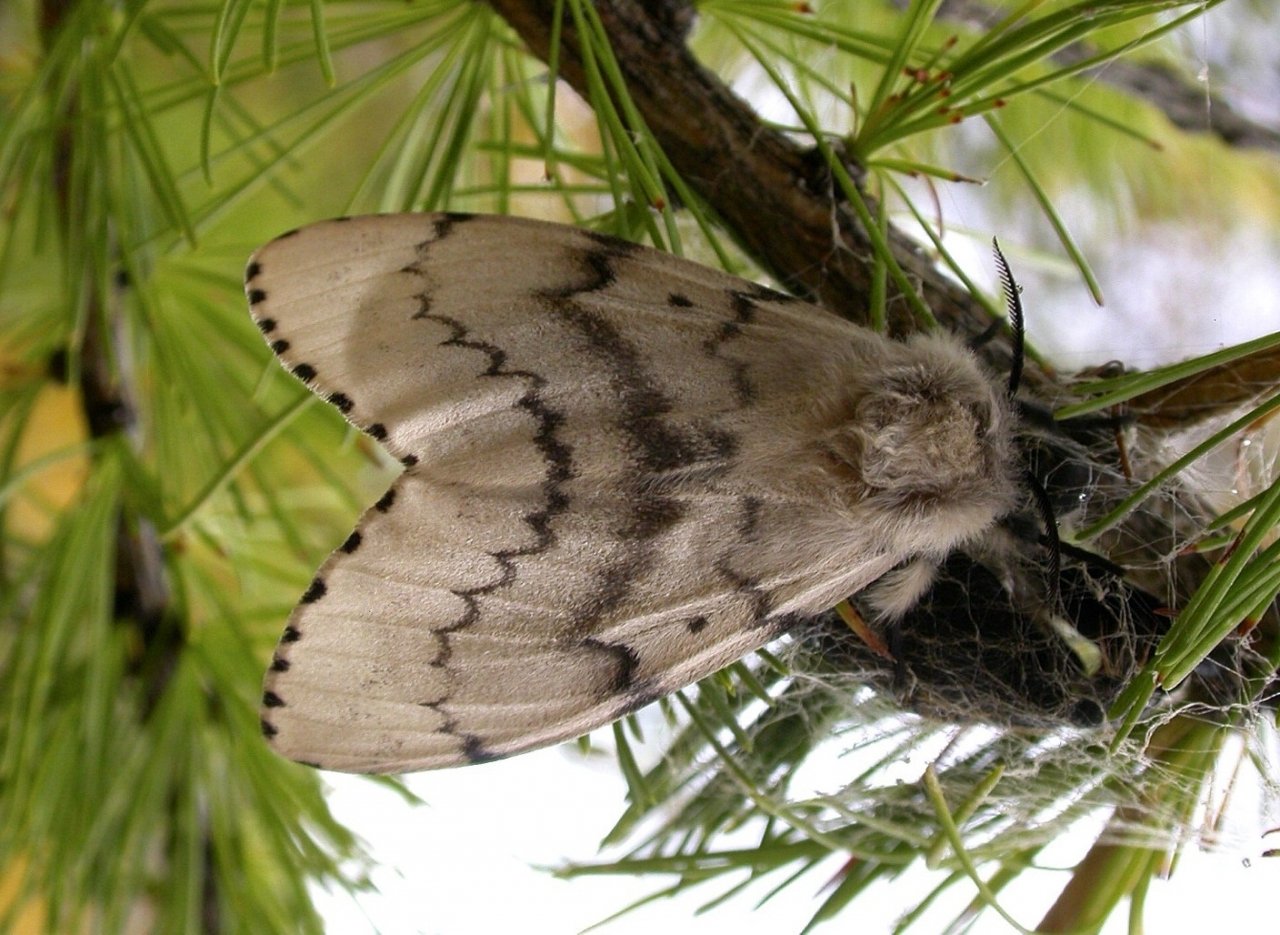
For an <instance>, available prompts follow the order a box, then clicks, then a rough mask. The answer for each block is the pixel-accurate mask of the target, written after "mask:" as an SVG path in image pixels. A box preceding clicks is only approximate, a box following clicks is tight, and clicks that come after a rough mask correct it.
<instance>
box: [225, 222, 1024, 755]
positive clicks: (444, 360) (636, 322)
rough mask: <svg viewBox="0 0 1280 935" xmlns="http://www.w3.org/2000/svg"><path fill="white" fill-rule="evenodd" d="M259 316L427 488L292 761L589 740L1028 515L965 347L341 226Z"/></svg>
mask: <svg viewBox="0 0 1280 935" xmlns="http://www.w3.org/2000/svg"><path fill="white" fill-rule="evenodd" d="M246 292H247V295H248V299H249V303H250V307H251V310H252V314H253V316H254V318H255V319H256V321H257V324H258V326H259V328H260V330H261V331H262V333H263V334H264V335H265V337H266V339H267V341H268V343H269V344H270V346H271V349H272V350H273V351H274V352H275V354H276V355H277V356H278V357H279V358H280V361H281V362H282V363H283V364H284V366H285V367H286V368H287V369H288V370H289V371H291V372H292V373H293V375H294V376H295V377H297V378H298V379H300V380H302V381H303V382H304V383H305V384H306V385H307V386H308V387H309V388H310V389H311V390H312V391H313V392H315V393H317V394H319V395H320V396H322V397H323V398H325V399H326V400H328V402H329V403H331V404H332V405H334V406H336V407H337V408H338V409H339V410H341V412H342V413H343V415H345V416H346V417H347V419H348V420H350V421H351V423H352V424H354V425H355V426H357V427H358V428H360V429H362V430H363V431H365V432H367V433H368V434H369V435H371V436H372V437H373V438H375V439H376V440H377V441H378V442H379V443H381V444H382V445H383V446H385V448H386V449H387V450H388V451H389V452H390V453H391V454H392V455H393V456H394V457H396V458H398V459H399V461H400V463H401V464H402V465H403V466H404V470H403V473H402V474H401V475H400V476H399V477H398V479H397V480H396V481H395V483H394V484H393V485H392V486H391V488H390V489H389V490H388V491H387V492H386V494H385V495H383V497H382V498H381V499H380V500H378V502H377V503H376V504H374V506H373V507H372V508H370V509H369V510H368V511H367V512H366V513H365V514H364V516H363V517H361V519H360V521H359V524H358V525H357V526H356V529H355V531H354V532H352V533H351V535H350V537H348V538H347V540H346V541H345V542H344V543H343V544H342V545H341V546H340V547H339V548H338V549H337V550H336V551H335V552H334V553H333V554H332V555H331V556H330V557H329V558H328V559H327V560H326V561H325V562H324V564H323V565H322V566H321V568H320V569H319V571H318V572H317V573H316V575H315V578H314V580H313V581H312V582H311V585H310V586H309V587H308V588H307V590H306V593H305V594H304V595H303V596H302V599H301V602H300V603H299V605H298V607H297V609H296V610H295V611H294V612H293V614H292V616H291V617H290V618H289V621H288V625H287V627H286V628H285V631H284V636H283V638H282V639H281V641H280V643H279V646H278V648H277V650H276V652H275V655H274V657H273V659H272V662H271V665H270V669H269V671H268V673H267V677H266V682H265V691H264V694H263V701H262V705H263V706H262V727H263V732H264V734H265V735H266V737H267V738H268V740H269V741H270V743H271V744H272V745H273V746H274V747H275V748H276V749H277V750H278V751H279V752H280V753H282V754H284V755H285V756H287V757H290V758H292V759H295V760H298V761H301V762H305V763H309V764H312V765H315V766H318V767H322V768H325V769H336V770H345V771H353V772H407V771H413V770H421V769H431V768H437V767H447V766H458V765H463V764H468V763H479V762H483V761H487V760H492V759H495V758H498V757H504V756H509V755H511V754H515V753H520V752H522V751H525V750H530V749H533V748H536V747H541V746H545V745H548V744H552V743H555V742H557V741H562V740H565V739H569V738H573V737H576V736H579V735H581V734H584V733H586V732H588V731H590V730H591V729H593V728H595V727H598V726H600V725H603V724H606V723H608V722H610V721H612V720H614V719H616V718H618V717H620V716H622V715H624V714H626V713H628V712H631V711H634V710H636V709H638V708H640V707H642V706H644V705H646V704H648V703H650V702H651V701H653V700H655V699H657V698H659V697H661V696H663V695H665V694H667V693H670V692H672V691H675V690H676V689H679V688H681V687H683V686H685V685H688V684H690V683H692V682H694V681H696V680H698V679H700V678H703V677H705V676H707V675H710V674H712V673H714V672H715V671H716V670H718V669H720V668H721V667H723V666H725V665H727V664H729V663H731V662H733V661H734V660H736V659H739V658H740V657H742V656H744V655H745V654H747V653H749V652H751V651H752V650H755V649H757V648H759V647H761V646H763V645H765V644H766V643H768V642H769V641H770V640H772V639H774V638H775V637H777V636H778V635H779V634H782V633H783V632H785V631H787V630H788V629H789V628H791V627H793V626H794V625H796V624H797V623H798V622H799V621H801V620H804V619H805V618H808V617H811V616H813V615H815V614H818V613H820V612H822V611H824V610H826V609H827V608H829V607H830V606H831V605H833V604H835V603H836V602H838V601H839V600H841V599H843V598H845V597H847V596H848V595H850V594H853V593H855V592H859V591H863V590H864V589H867V588H868V587H871V586H873V585H875V586H876V587H877V588H883V589H884V594H885V597H883V599H881V600H880V603H879V606H880V607H881V609H882V611H883V613H884V615H885V616H893V615H896V614H901V613H902V612H903V611H904V610H905V609H906V608H907V607H908V606H909V604H910V602H911V600H913V599H914V597H915V596H918V595H919V593H921V591H922V590H923V587H924V585H923V584H922V581H926V580H927V578H928V575H929V571H928V569H929V568H930V567H931V566H933V565H936V564H937V563H939V562H941V561H942V560H943V559H944V558H945V557H946V555H947V554H948V553H949V552H951V550H953V549H954V548H955V547H956V546H958V545H960V544H962V543H964V542H966V541H969V540H972V539H974V538H975V537H977V536H979V535H981V534H982V533H983V532H984V531H986V530H987V529H989V528H990V527H991V526H992V525H993V524H995V523H996V522H997V521H998V520H999V519H1000V518H1001V517H1003V516H1005V515H1006V514H1008V513H1010V512H1011V511H1012V510H1013V509H1014V508H1015V507H1016V506H1017V505H1018V504H1019V503H1020V502H1021V498H1022V493H1021V482H1020V475H1019V468H1018V457H1017V455H1016V453H1015V449H1014V443H1013V432H1014V428H1015V423H1016V416H1015V412H1014V408H1013V404H1012V402H1011V400H1010V398H1009V392H1008V390H1007V389H1006V388H1005V386H1004V385H1003V383H1002V382H1001V381H999V380H997V379H995V378H993V377H992V376H991V375H989V374H988V373H986V372H985V371H984V369H983V368H982V366H981V365H980V364H979V363H978V361H977V359H976V358H975V357H974V355H973V354H972V352H971V351H970V350H969V349H968V348H967V347H966V345H965V344H963V343H962V342H961V341H959V340H958V339H956V338H955V337H952V336H948V335H942V334H931V335H917V336H914V337H912V338H910V339H908V340H906V341H902V342H898V341H893V340H889V339H887V338H885V337H883V336H881V335H880V334H878V333H877V332H874V331H872V330H870V329H867V328H862V327H859V326H856V325H854V324H851V323H849V322H847V321H845V320H843V319H840V318H838V317H836V316H835V315H833V314H831V313H829V312H827V311H825V310H823V309H821V308H818V307H816V306H814V305H811V304H808V303H806V302H803V301H800V300H798V299H795V298H792V297H790V296H787V295H784V294H781V293H778V292H776V291H773V290H771V289H768V288H765V287H763V286H760V285H758V284H756V283H753V282H750V281H747V280H744V279H740V278H737V277H734V276H731V275H728V274H726V273H723V272H719V271H716V270H712V269H708V268H706V267H703V266H700V265H697V264H695V263H692V262H689V261H686V260H683V259H679V258H677V257H674V256H671V255H669V254H666V253H663V252H660V251H658V250H654V249H650V248H646V247H642V246H638V245H636V244H633V243H629V242H626V241H623V240H619V239H616V238H613V237H609V236H605V235H602V234H599V233H593V232H591V231H589V230H583V229H578V228H574V227H567V226H562V225H557V224H551V223H546V222H540V221H533V220H523V219H518V218H512V217H497V216H485V215H474V216H472V215H463V214H395V215H381V216H368V217H354V218H347V219H340V220H334V221H327V222H322V223H318V224H314V225H311V226H308V227H305V228H302V229H300V230H296V231H293V232H291V233H289V234H286V235H284V236H282V237H280V238H279V239H277V240H275V241H273V242H271V243H269V244H268V245H266V246H265V247H263V248H262V249H261V250H259V251H258V252H257V253H256V254H255V255H254V256H253V258H252V259H251V261H250V263H249V265H248V270H247V275H246ZM886 580H887V581H889V582H891V583H892V584H893V587H887V586H886V584H885V581H886Z"/></svg>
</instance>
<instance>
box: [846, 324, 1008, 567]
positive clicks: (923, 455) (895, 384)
mask: <svg viewBox="0 0 1280 935" xmlns="http://www.w3.org/2000/svg"><path fill="white" fill-rule="evenodd" d="M848 391H849V394H850V395H849V397H848V398H847V401H846V408H845V418H844V419H843V420H842V421H841V422H840V423H839V424H838V425H837V426H836V427H835V429H834V430H833V432H832V433H831V435H830V436H829V437H828V439H827V441H828V445H829V448H828V450H829V451H830V453H831V454H832V455H833V456H834V457H835V458H836V459H837V460H838V461H839V462H840V463H841V467H842V469H843V470H842V472H843V473H845V474H846V475H848V474H852V476H853V478H854V480H855V482H856V487H857V490H856V491H855V495H856V496H857V497H858V498H859V500H860V501H862V502H864V503H867V502H869V503H872V504H879V505H881V506H883V507H884V508H885V509H888V510H907V511H910V512H912V513H915V514H917V515H921V514H936V515H937V517H938V519H939V521H940V523H950V528H951V529H952V530H953V531H952V534H950V535H944V536H943V537H942V538H945V539H947V540H948V545H947V546H945V547H946V548H949V547H950V545H953V544H954V543H956V542H958V541H961V540H963V539H965V538H968V537H969V536H970V535H973V534H976V533H977V532H980V531H981V530H982V529H984V528H986V527H987V526H989V525H990V524H991V523H992V522H994V521H995V520H997V519H999V518H1000V517H1001V516H1003V515H1004V514H1005V513H1008V512H1009V511H1010V510H1012V509H1013V508H1014V507H1015V505H1016V503H1017V491H1018V489H1019V483H1018V472H1017V470H1016V463H1017V456H1016V454H1015V446H1014V441H1013V431H1014V422H1015V419H1014V413H1013V408H1012V405H1011V402H1010V400H1009V397H1008V393H1007V390H1006V389H1005V387H1004V386H1003V385H1001V384H1000V383H998V382H996V381H995V380H993V379H992V378H990V377H989V376H988V375H987V374H986V373H985V372H984V371H983V369H982V367H981V366H980V365H979V363H978V361H977V360H976V359H975V357H974V356H973V354H972V353H971V352H970V351H969V350H968V349H967V348H965V347H964V346H963V345H962V344H960V343H959V342H958V341H956V340H955V339H954V338H951V337H949V336H945V335H919V336H916V337H913V338H911V339H910V340H908V341H906V342H904V343H901V344H894V345H890V347H889V349H888V353H887V354H886V356H885V357H884V358H882V359H881V360H879V361H876V362H875V364H874V366H870V367H867V368H866V371H865V377H864V378H862V379H859V380H858V381H857V385H856V386H853V387H850V388H848ZM945 528H946V527H945V526H944V527H943V528H942V529H939V530H935V531H937V532H942V531H943V529H945ZM939 545H941V543H939Z"/></svg>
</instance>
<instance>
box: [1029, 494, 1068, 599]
mask: <svg viewBox="0 0 1280 935" xmlns="http://www.w3.org/2000/svg"><path fill="white" fill-rule="evenodd" d="M1024 478H1025V480H1026V482H1027V488H1028V489H1029V490H1030V491H1031V497H1032V499H1033V500H1035V504H1036V512H1037V513H1039V514H1040V522H1042V523H1044V538H1043V539H1042V540H1041V544H1043V545H1044V547H1045V548H1046V549H1047V550H1048V552H1049V573H1048V574H1047V575H1046V576H1045V577H1046V578H1047V579H1048V581H1049V607H1050V609H1051V612H1052V613H1055V614H1056V613H1058V610H1059V606H1060V604H1061V602H1062V540H1061V539H1059V538H1058V518H1057V517H1056V516H1054V515H1053V504H1052V503H1051V502H1050V501H1049V494H1048V493H1047V492H1046V491H1045V489H1044V485H1042V484H1041V483H1040V479H1039V478H1038V477H1036V476H1035V474H1033V473H1032V472H1031V471H1030V470H1027V471H1026V472H1025V473H1024Z"/></svg>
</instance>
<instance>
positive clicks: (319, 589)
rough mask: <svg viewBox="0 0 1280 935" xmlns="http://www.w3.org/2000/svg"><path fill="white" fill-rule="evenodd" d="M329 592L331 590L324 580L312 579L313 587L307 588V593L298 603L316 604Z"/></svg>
mask: <svg viewBox="0 0 1280 935" xmlns="http://www.w3.org/2000/svg"><path fill="white" fill-rule="evenodd" d="M328 590H329V588H328V586H327V585H325V583H324V579H323V578H312V579H311V585H310V586H309V587H308V588H307V590H306V593H305V594H303V595H302V597H301V598H300V599H299V601H298V603H300V604H314V603H315V602H316V601H318V600H320V598H322V597H324V595H325V592H326V591H328Z"/></svg>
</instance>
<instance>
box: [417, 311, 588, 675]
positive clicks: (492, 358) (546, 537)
mask: <svg viewBox="0 0 1280 935" xmlns="http://www.w3.org/2000/svg"><path fill="white" fill-rule="evenodd" d="M413 317H414V318H415V319H428V320H431V321H436V322H439V323H440V324H442V325H444V326H445V327H447V328H449V330H450V332H451V333H450V335H449V337H448V338H446V339H445V340H443V341H441V342H440V346H441V347H461V348H466V349H468V350H474V351H479V352H481V353H483V354H485V355H487V356H488V358H489V366H488V367H487V368H485V370H484V371H483V372H482V373H481V374H480V376H483V377H518V378H521V379H525V380H528V381H529V388H528V389H527V390H526V392H525V394H524V395H523V396H521V397H520V399H518V400H517V401H516V402H515V406H516V408H519V409H523V410H525V411H526V412H528V413H529V415H530V416H532V417H533V418H534V420H535V421H536V422H537V424H538V430H537V431H536V432H535V433H534V436H533V442H534V445H535V446H536V447H537V449H538V450H539V451H540V452H541V453H542V456H543V460H544V461H545V462H546V464H547V473H546V476H545V477H544V478H543V484H542V490H543V494H544V496H545V498H546V500H545V505H544V506H543V508H542V509H541V510H536V511H534V512H533V513H526V514H525V515H524V516H522V517H521V520H522V521H523V522H524V524H525V525H527V526H528V527H529V528H530V529H532V530H533V533H534V541H533V543H532V544H530V545H526V546H521V547H520V548H516V549H499V550H497V551H496V552H489V553H487V554H488V555H490V556H491V557H492V558H494V559H496V560H497V562H498V565H499V566H500V567H501V569H502V573H501V575H500V576H499V577H498V579H497V580H495V581H491V582H488V583H487V584H482V585H477V586H476V587H474V588H466V589H463V590H456V591H453V592H452V593H453V594H456V595H457V596H458V597H460V598H462V599H463V601H465V602H466V605H467V609H466V611H465V612H464V614H463V616H462V618H460V619H459V620H458V621H457V622H456V623H452V624H450V625H449V626H447V627H443V628H441V629H438V630H436V631H435V632H436V633H438V634H441V635H443V636H445V637H446V638H445V639H444V641H443V646H442V649H441V655H440V658H439V659H437V660H436V661H435V662H433V663H432V665H435V666H440V667H443V666H445V665H447V664H448V662H449V658H450V655H451V653H452V647H450V646H449V644H448V640H447V635H448V634H450V633H454V632H456V631H458V630H461V629H464V628H465V627H467V626H469V625H470V624H472V623H474V622H475V620H476V617H477V616H478V614H479V609H478V608H477V607H476V601H475V599H476V597H478V596H479V595H481V594H488V593H490V592H491V591H494V590H496V589H498V588H501V587H504V586H505V585H508V584H510V583H511V582H512V581H514V580H515V576H516V567H515V562H514V559H517V558H522V557H526V556H529V555H537V554H538V553H540V552H545V551H546V550H548V549H550V548H551V547H552V546H553V545H554V544H555V533H554V532H553V531H552V529H551V520H552V518H553V517H554V516H556V515H557V514H559V513H563V512H564V511H565V510H566V509H567V508H568V504H569V499H568V496H567V495H566V494H565V492H564V491H563V489H561V488H562V485H563V484H564V483H565V482H566V481H568V480H569V479H570V478H571V477H572V476H573V455H572V450H571V449H570V447H569V446H568V445H566V444H565V443H564V442H563V441H561V440H560V439H559V438H557V437H556V430H557V429H558V428H559V427H560V426H561V425H563V424H564V415H563V413H560V412H557V411H556V410H554V409H552V408H551V407H550V406H548V405H547V404H546V402H545V401H544V400H543V399H542V397H541V395H540V394H539V390H540V389H541V388H542V387H544V386H545V385H546V383H547V380H546V377H543V376H542V375H541V374H538V373H534V372H533V371H531V370H506V369H504V367H505V365H506V361H507V352H506V351H504V350H503V349H502V348H500V347H498V346H497V345H495V344H491V343H489V342H488V341H477V340H474V339H472V338H470V337H469V336H468V335H469V334H470V332H469V331H468V329H467V327H466V326H465V325H464V324H463V323H462V322H460V321H458V320H457V319H456V318H451V317H449V316H447V315H439V314H436V313H434V312H429V311H426V310H425V309H423V310H420V311H418V312H417V313H415V314H414V316H413Z"/></svg>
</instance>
